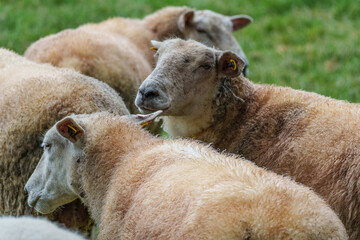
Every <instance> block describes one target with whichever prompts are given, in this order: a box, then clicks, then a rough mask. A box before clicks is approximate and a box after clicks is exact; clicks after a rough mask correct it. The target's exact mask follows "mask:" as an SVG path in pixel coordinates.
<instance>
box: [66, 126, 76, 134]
mask: <svg viewBox="0 0 360 240" xmlns="http://www.w3.org/2000/svg"><path fill="white" fill-rule="evenodd" d="M67 126H68V127H69V128H71V129H72V130H73V131H74V133H77V130H76V129H75V128H73V127H72V126H71V125H67Z"/></svg>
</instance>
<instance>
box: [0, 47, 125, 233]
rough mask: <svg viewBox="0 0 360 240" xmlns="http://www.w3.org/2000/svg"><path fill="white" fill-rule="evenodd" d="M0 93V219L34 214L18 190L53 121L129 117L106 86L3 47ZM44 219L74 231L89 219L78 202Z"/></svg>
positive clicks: (115, 94)
mask: <svg viewBox="0 0 360 240" xmlns="http://www.w3.org/2000/svg"><path fill="white" fill-rule="evenodd" d="M0 92H1V94H0V123H1V125H0V215H16V216H19V215H26V214H32V213H33V212H32V210H31V208H30V207H28V206H27V203H26V199H27V195H26V193H25V191H24V190H23V189H24V186H25V183H26V181H27V179H28V178H29V177H30V175H31V173H32V172H33V170H34V169H35V166H36V164H37V163H38V161H39V159H40V156H41V148H40V143H41V138H42V135H43V134H44V133H45V131H46V130H47V129H48V128H49V127H50V126H51V125H53V124H54V123H55V122H56V121H58V120H60V119H61V118H63V117H65V116H67V115H69V114H71V113H92V112H97V111H110V112H113V113H116V114H129V111H128V110H127V109H126V107H125V104H124V103H123V101H122V99H121V97H120V96H118V94H117V93H116V92H115V91H114V90H113V89H111V88H110V87H109V86H108V85H106V84H105V83H103V82H100V81H98V80H96V79H93V78H91V77H87V76H83V75H81V74H79V73H77V72H75V71H74V70H71V69H58V68H56V67H53V66H51V65H49V64H38V63H34V62H31V61H29V60H27V59H25V58H24V57H21V56H19V55H17V54H15V53H14V52H12V51H9V50H6V49H3V48H0ZM33 214H36V213H33ZM49 218H50V219H53V220H57V221H59V222H62V223H64V224H65V225H66V226H68V227H73V228H78V227H81V226H82V225H84V224H87V222H88V220H89V219H88V214H87V212H86V211H85V209H84V207H83V205H82V204H81V202H80V201H76V202H75V203H74V204H70V205H68V206H67V207H65V208H64V209H62V211H57V212H56V213H54V215H53V216H49ZM86 228H87V226H84V229H83V230H84V231H86V230H87V229H86Z"/></svg>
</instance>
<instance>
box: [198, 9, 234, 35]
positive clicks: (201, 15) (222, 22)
mask: <svg viewBox="0 0 360 240" xmlns="http://www.w3.org/2000/svg"><path fill="white" fill-rule="evenodd" d="M194 22H195V23H196V24H198V26H203V27H204V28H205V27H206V26H207V27H209V28H211V29H212V30H216V29H219V28H220V27H225V28H227V29H229V30H231V29H232V23H231V21H230V19H229V18H228V17H226V16H224V15H221V14H219V13H215V12H213V11H210V10H202V11H196V13H195V17H194Z"/></svg>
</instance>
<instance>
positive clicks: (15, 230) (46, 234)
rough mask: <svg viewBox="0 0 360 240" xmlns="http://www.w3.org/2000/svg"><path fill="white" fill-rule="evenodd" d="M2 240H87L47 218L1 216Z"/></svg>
mask: <svg viewBox="0 0 360 240" xmlns="http://www.w3.org/2000/svg"><path fill="white" fill-rule="evenodd" d="M0 240H85V238H83V237H81V236H80V235H79V234H76V233H75V232H70V231H69V230H67V229H64V228H62V227H60V226H57V225H56V224H55V223H52V222H50V221H49V220H47V219H46V218H35V217H30V216H22V217H9V216H7V217H4V216H0Z"/></svg>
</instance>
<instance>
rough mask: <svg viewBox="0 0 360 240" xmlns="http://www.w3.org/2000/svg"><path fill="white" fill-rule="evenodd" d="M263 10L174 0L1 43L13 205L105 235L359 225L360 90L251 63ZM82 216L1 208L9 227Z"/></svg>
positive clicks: (1, 161) (345, 229)
mask: <svg viewBox="0 0 360 240" xmlns="http://www.w3.org/2000/svg"><path fill="white" fill-rule="evenodd" d="M251 21H252V20H251V18H250V17H248V16H246V15H238V16H233V17H227V16H223V15H221V14H218V13H214V12H212V11H208V10H204V11H198V10H193V9H190V8H187V7H167V8H164V9H162V10H159V11H158V12H155V13H154V14H152V15H149V16H147V17H146V18H144V19H143V20H138V19H125V18H113V19H109V20H106V21H104V22H101V23H98V24H86V25H83V26H80V27H79V28H77V29H71V30H64V31H62V32H60V33H57V34H54V35H50V36H47V37H45V38H42V39H40V40H39V41H37V42H35V43H33V44H32V45H31V46H30V47H29V48H28V49H27V51H26V52H25V56H24V57H22V56H19V55H17V54H16V53H14V52H11V51H9V50H6V49H0V91H1V95H0V123H1V126H0V178H1V181H0V214H1V215H14V216H20V215H39V213H41V214H45V215H46V216H47V218H49V219H50V220H53V221H57V222H60V223H62V224H64V225H65V226H66V227H68V228H72V229H76V230H78V231H79V232H82V233H83V235H84V236H87V237H89V236H90V235H91V232H93V231H92V229H93V228H94V225H97V226H98V236H97V239H99V240H105V239H106V240H110V239H354V240H356V239H360V180H359V177H360V124H359V119H360V105H359V104H351V103H348V102H345V101H340V100H335V99H331V98H328V97H324V96H321V95H318V94H316V93H309V92H304V91H300V90H294V89H291V88H287V87H277V86H269V85H262V84H254V83H252V82H251V81H249V80H248V79H247V78H245V77H246V75H247V71H248V65H249V63H248V61H247V59H246V56H245V54H244V52H243V51H242V49H241V47H240V46H239V44H238V43H237V41H236V39H235V38H234V37H233V35H232V32H233V31H236V30H238V29H241V28H243V27H245V26H246V25H248V24H249V23H250V22H251ZM251 70H252V71H256V69H251ZM139 113H141V114H139ZM155 119H162V128H163V129H164V130H165V131H166V132H167V133H168V134H169V136H170V138H171V139H162V138H159V137H158V136H154V135H152V134H150V133H149V132H148V131H147V130H146V129H144V126H146V125H155V129H156V130H155V132H158V131H159V129H157V128H159V126H156V124H158V122H156V121H155ZM147 127H148V126H147ZM196 140H197V141H196ZM40 146H42V147H43V149H41V148H40ZM69 231H70V230H64V229H63V228H59V227H58V226H57V225H54V224H52V223H50V222H48V221H45V220H44V219H39V218H33V217H20V218H17V217H4V216H3V217H1V218H0V239H1V240H2V239H7V240H10V239H16V240H18V239H74V240H76V239H79V240H80V239H84V237H83V236H80V235H79V234H78V233H75V232H69ZM32 237H33V238H32Z"/></svg>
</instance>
